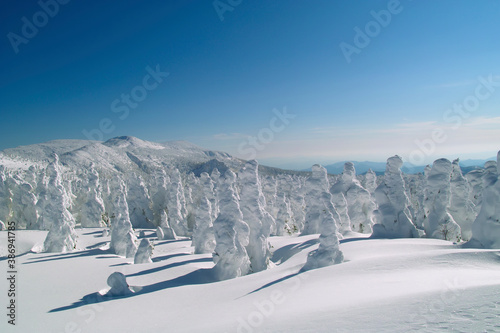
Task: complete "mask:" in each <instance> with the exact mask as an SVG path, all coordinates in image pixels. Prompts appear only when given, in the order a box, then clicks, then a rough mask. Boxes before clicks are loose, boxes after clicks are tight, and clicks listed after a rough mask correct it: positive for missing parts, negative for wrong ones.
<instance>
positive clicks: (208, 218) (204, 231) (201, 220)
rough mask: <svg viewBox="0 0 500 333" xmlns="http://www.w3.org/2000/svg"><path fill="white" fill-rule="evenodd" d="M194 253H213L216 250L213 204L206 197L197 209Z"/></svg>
mask: <svg viewBox="0 0 500 333" xmlns="http://www.w3.org/2000/svg"><path fill="white" fill-rule="evenodd" d="M193 246H194V253H195V254H200V253H212V252H213V251H214V248H215V236H214V230H213V220H212V204H211V203H210V201H209V200H208V199H207V197H206V196H203V198H202V199H201V200H200V202H199V204H198V206H197V208H196V225H195V227H194V231H193Z"/></svg>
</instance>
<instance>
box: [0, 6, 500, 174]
mask: <svg viewBox="0 0 500 333" xmlns="http://www.w3.org/2000/svg"><path fill="white" fill-rule="evenodd" d="M54 1H55V0H42V2H43V3H46V4H47V5H48V8H51V9H52V10H54V6H53V3H54ZM65 1H67V0H65ZM61 2H64V1H62V0H61ZM231 3H232V4H233V5H230V4H231ZM49 4H52V5H49ZM216 4H218V5H219V8H224V6H226V7H225V8H226V9H229V10H226V11H224V12H221V11H222V10H221V9H220V10H219V12H217V10H216V9H215V7H214V2H213V1H186V0H184V1H138V0H137V1H107V2H104V3H102V2H100V1H76V0H72V1H68V2H67V3H66V4H59V5H58V7H59V8H58V12H57V13H55V14H54V15H53V17H50V16H49V15H45V18H47V20H46V22H44V21H43V19H44V14H40V13H39V12H40V11H42V10H43V9H42V7H41V5H40V4H39V3H37V2H36V1H22V2H20V1H14V0H7V1H4V9H5V10H3V11H2V13H1V14H0V27H1V29H2V30H1V32H2V34H3V36H4V37H3V38H2V42H1V43H0V54H1V58H2V60H3V61H2V63H1V64H0V66H1V68H2V69H1V73H2V74H1V77H2V80H1V81H0V112H1V113H2V120H3V122H2V124H3V126H2V131H0V149H5V148H9V147H15V146H19V145H26V144H32V143H39V142H44V141H49V140H54V139H85V138H86V136H85V135H84V131H87V133H93V134H92V135H91V137H94V138H99V137H100V135H102V138H103V140H106V139H109V138H111V137H115V136H121V135H131V136H136V137H139V138H141V139H144V140H150V141H158V142H163V141H168V140H187V141H190V142H193V143H195V144H197V145H200V146H202V147H205V148H210V149H218V150H223V151H227V152H229V153H232V154H234V155H236V156H239V157H242V158H250V157H252V158H253V157H255V158H257V159H259V160H260V161H261V163H267V164H270V165H275V166H281V167H296V168H300V167H307V166H309V165H311V164H312V163H316V162H319V163H323V164H328V163H333V162H336V161H341V160H375V161H383V160H385V159H386V158H387V157H389V156H391V155H394V154H399V155H401V156H403V158H404V159H405V160H407V161H411V162H415V163H417V162H419V163H417V164H420V162H421V163H429V162H431V161H432V160H434V159H436V158H438V157H449V158H455V157H461V158H487V157H491V156H493V155H495V154H496V151H497V150H498V149H500V140H498V139H499V138H500V112H499V111H500V110H499V107H498V106H499V105H500V103H499V102H500V70H499V68H498V67H499V66H498V59H500V44H499V43H498V35H499V32H500V31H499V30H500V23H499V20H498V13H500V3H499V2H497V1H494V0H490V1H472V0H470V1H463V0H461V1H460V0H442V1H410V0H401V1H399V2H398V1H394V0H391V1H331V0H318V1H298V0H297V1H267V0H262V1H259V0H255V1H248V0H242V1H237V0H232V1H227V0H221V1H219V2H217V3H216ZM49 10H50V9H49ZM381 11H382V12H381ZM372 12H375V13H378V15H380V17H382V18H385V20H386V21H384V22H382V23H383V24H381V23H378V22H377V21H376V19H375V18H374V15H373V14H372ZM384 13H385V14H387V13H389V14H390V22H389V20H388V19H387V18H388V16H387V15H386V16H384ZM221 16H222V17H223V20H221V19H220V18H221ZM375 16H376V15H375ZM23 17H25V18H26V19H23ZM34 20H38V21H37V22H38V24H39V25H40V26H39V27H38V28H37V29H38V31H37V32H36V33H33V32H32V31H31V33H32V35H33V36H31V35H29V36H28V37H29V38H26V39H24V43H19V39H17V42H16V40H15V38H14V37H12V36H14V34H15V35H16V36H19V37H20V38H25V36H24V35H23V25H25V22H26V21H28V22H29V24H33V23H34ZM40 20H41V21H40ZM35 27H36V26H35ZM356 27H357V28H359V30H357V31H362V33H363V34H367V33H368V34H367V35H366V36H367V37H365V40H364V42H365V44H368V45H363V44H359V43H358V46H360V47H357V46H356V41H355V37H356V34H357V32H356V30H355V28H356ZM367 29H368V31H367ZM370 29H372V30H370ZM24 30H25V31H24V32H25V33H26V30H28V33H30V31H29V27H28V28H26V27H25V29H24ZM9 36H10V37H9ZM358 37H359V36H358ZM13 38H14V39H13ZM16 38H17V37H16ZM366 38H368V39H369V43H366ZM12 40H14V42H12ZM358 42H359V40H358ZM16 43H17V44H16ZM342 43H345V44H342ZM346 44H349V45H350V46H352V47H357V53H353V54H351V55H350V57H349V58H350V59H349V60H350V61H347V59H346V57H345V55H344V53H343V51H342V48H341V45H346ZM361 46H362V47H361ZM16 49H17V50H16ZM16 51H17V52H16ZM148 67H149V68H150V70H153V69H156V68H158V69H159V71H161V72H168V73H169V74H168V76H166V75H165V76H164V77H161V78H160V80H161V82H156V81H154V79H153V78H145V77H146V76H147V75H150V74H149V71H148V69H147V68H148ZM144 80H146V81H144ZM488 80H489V81H490V84H486V85H485V84H484V83H482V82H484V81H488ZM144 82H146V84H148V85H149V87H150V88H151V89H145V88H144ZM152 86H154V88H152ZM132 92H134V93H135V96H136V98H138V100H137V103H135V102H134V101H133V100H132V103H134V104H132V105H133V106H134V107H133V108H132V107H130V106H127V104H126V102H124V101H122V96H124V95H131V93H132ZM477 94H479V95H478V96H479V97H477V96H476V95H477ZM115 101H116V103H115V108H114V109H113V108H112V104H113V102H115ZM464 103H465V104H467V103H470V104H469V106H468V108H469V110H470V111H467V110H465V111H462V113H457V112H458V111H453V106H454V105H455V104H458V105H459V106H460V105H462V106H463V104H464ZM120 106H121V107H126V108H128V114H127V116H126V117H123V116H124V113H123V112H113V110H115V111H117V107H120ZM122 110H123V108H122ZM284 110H286V112H287V113H288V114H291V115H293V116H294V117H293V118H291V117H290V118H288V119H286V122H285V123H281V122H279V121H278V120H279V119H275V120H273V119H274V118H276V112H278V113H280V112H281V113H283V112H284ZM450 110H451V111H450ZM455 110H458V109H455ZM462 110H463V107H462ZM120 116H121V118H120ZM103 119H104V123H105V126H104V129H106V131H102V130H101V129H100V128H99V126H100V123H102V121H103ZM282 125H283V126H282ZM433 132H436V133H437V134H436V133H435V134H434V135H433ZM249 137H254V141H252V139H249ZM255 140H257V141H255ZM253 153H255V154H253Z"/></svg>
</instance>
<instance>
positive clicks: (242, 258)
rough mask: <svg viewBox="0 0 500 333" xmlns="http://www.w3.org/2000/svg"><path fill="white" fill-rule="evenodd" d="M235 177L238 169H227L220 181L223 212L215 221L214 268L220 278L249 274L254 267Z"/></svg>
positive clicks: (219, 192) (248, 233) (216, 275)
mask: <svg viewBox="0 0 500 333" xmlns="http://www.w3.org/2000/svg"><path fill="white" fill-rule="evenodd" d="M221 180H222V177H221ZM235 181H236V175H235V174H234V172H232V171H231V170H227V171H226V173H225V177H224V180H222V181H220V182H219V186H220V188H219V189H220V190H219V191H218V194H219V209H220V212H219V215H218V216H217V219H216V220H215V221H214V233H215V243H216V245H215V250H214V254H213V260H214V263H215V266H214V268H213V270H214V275H215V277H216V278H217V279H218V280H226V279H231V278H235V277H238V276H242V275H246V274H248V272H249V271H250V259H249V258H248V254H247V251H246V246H247V245H248V242H249V235H250V228H249V227H248V224H246V223H245V222H244V221H243V214H242V213H241V210H240V205H239V203H238V199H237V198H236V194H235V193H234V187H233V184H234V182H235Z"/></svg>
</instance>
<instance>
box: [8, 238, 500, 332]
mask: <svg viewBox="0 0 500 333" xmlns="http://www.w3.org/2000/svg"><path fill="white" fill-rule="evenodd" d="M142 231H143V232H144V235H145V237H147V238H149V239H151V240H152V241H153V243H154V250H153V258H152V260H153V263H150V264H138V265H134V264H132V263H133V259H132V258H130V259H126V258H123V257H118V256H116V255H113V254H112V253H111V252H110V251H109V240H110V238H109V236H105V237H103V236H102V235H103V233H102V229H79V230H77V232H78V235H79V238H78V246H79V250H78V251H76V252H72V253H66V254H47V253H34V252H29V251H30V249H32V248H33V249H34V250H37V249H40V246H41V244H42V243H43V240H44V238H45V235H46V232H45V231H31V230H23V231H18V232H17V235H16V237H17V241H16V242H17V248H18V255H19V257H18V272H19V273H18V285H17V288H18V292H19V295H18V298H17V304H18V309H17V311H18V318H17V326H16V327H15V328H14V327H12V326H11V325H7V323H6V319H5V318H3V319H2V320H1V321H0V332H42V333H43V332H54V333H56V332H57V333H60V332H96V333H100V332H134V333H137V332H139V333H141V332H401V331H424V332H442V331H454V332H498V331H500V320H498V319H497V316H498V313H499V309H500V250H478V249H463V248H461V247H459V246H457V245H454V244H453V243H451V242H448V241H443V240H436V239H392V240H387V239H367V238H365V237H366V235H360V234H354V233H353V234H352V235H351V237H350V238H349V237H345V239H343V240H341V244H340V247H341V250H342V251H343V253H344V257H345V262H343V263H341V264H338V265H334V266H329V267H325V268H320V269H316V270H311V271H307V272H304V273H300V274H299V271H300V270H301V268H302V266H303V265H304V264H305V262H306V259H307V255H308V253H309V252H311V251H313V250H315V249H316V248H317V246H318V235H308V236H301V237H297V236H282V237H271V238H270V242H271V244H272V251H273V255H272V261H273V262H274V263H275V264H276V267H274V268H272V269H269V270H266V271H262V272H259V273H254V274H250V275H247V276H243V277H240V278H236V279H231V280H226V281H222V282H214V279H213V276H212V274H211V270H210V269H211V268H212V267H213V262H212V256H211V254H199V255H198V254H197V255H194V254H192V252H193V248H192V247H191V241H190V240H189V239H181V240H173V241H158V240H156V238H155V233H154V231H153V230H142ZM136 233H137V234H139V230H136ZM6 237H7V233H6V232H0V255H1V256H5V255H6V252H7V249H6V243H7V242H6ZM0 263H1V265H2V266H4V263H6V262H5V257H1V258H0ZM113 272H121V273H123V274H124V275H126V276H127V281H128V283H129V285H131V286H133V288H132V289H134V290H136V293H134V294H132V295H131V296H126V297H122V298H114V299H113V298H112V299H106V298H104V297H102V296H100V294H96V293H97V292H99V291H101V292H102V293H104V292H105V291H106V290H108V289H109V287H108V286H107V285H106V280H107V278H108V276H109V275H110V274H111V273H113ZM0 281H1V282H0V289H1V290H6V288H7V285H6V284H7V281H6V279H1V280H0ZM1 299H2V301H3V302H6V298H5V297H4V296H3V295H2V298H1Z"/></svg>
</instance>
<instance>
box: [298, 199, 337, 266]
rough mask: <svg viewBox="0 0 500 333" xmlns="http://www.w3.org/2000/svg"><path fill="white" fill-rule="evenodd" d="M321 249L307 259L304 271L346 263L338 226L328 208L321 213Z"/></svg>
mask: <svg viewBox="0 0 500 333" xmlns="http://www.w3.org/2000/svg"><path fill="white" fill-rule="evenodd" d="M320 219H321V223H320V231H321V235H320V236H319V247H318V249H317V250H316V251H313V252H311V253H310V254H309V256H308V257H307V262H306V264H305V265H304V267H303V270H310V269H316V268H321V267H325V266H330V265H334V264H339V263H341V262H342V261H344V254H343V253H342V251H341V250H340V243H339V239H338V237H337V224H336V222H335V219H334V218H333V215H332V213H331V212H330V210H329V209H328V207H326V206H324V208H323V209H322V210H321V212H320Z"/></svg>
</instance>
